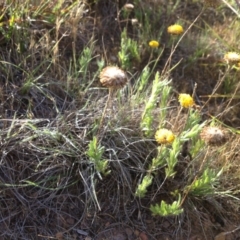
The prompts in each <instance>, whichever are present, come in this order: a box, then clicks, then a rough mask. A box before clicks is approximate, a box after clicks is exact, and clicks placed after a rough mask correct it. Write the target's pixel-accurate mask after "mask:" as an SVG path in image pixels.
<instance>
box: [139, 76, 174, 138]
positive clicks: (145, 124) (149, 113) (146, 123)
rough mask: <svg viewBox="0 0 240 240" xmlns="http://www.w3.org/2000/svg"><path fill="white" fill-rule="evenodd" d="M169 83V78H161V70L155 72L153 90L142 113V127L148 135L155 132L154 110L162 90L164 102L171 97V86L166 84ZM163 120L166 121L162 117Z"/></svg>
mask: <svg viewBox="0 0 240 240" xmlns="http://www.w3.org/2000/svg"><path fill="white" fill-rule="evenodd" d="M169 83H170V81H168V80H167V79H164V80H162V79H161V77H160V74H159V72H157V73H156V74H155V79H154V81H153V85H152V92H151V95H150V97H149V99H148V101H147V102H146V105H145V109H144V112H143V115H142V120H141V129H142V131H143V132H144V134H145V135H146V136H152V135H153V132H154V130H153V128H152V126H153V122H154V115H153V111H154V110H155V108H156V103H157V101H158V98H159V96H160V95H161V93H162V92H164V93H163V96H164V102H165V103H166V99H167V98H168V97H169V93H170V88H168V87H166V86H167V85H169ZM165 107H166V106H165ZM162 121H164V119H162Z"/></svg>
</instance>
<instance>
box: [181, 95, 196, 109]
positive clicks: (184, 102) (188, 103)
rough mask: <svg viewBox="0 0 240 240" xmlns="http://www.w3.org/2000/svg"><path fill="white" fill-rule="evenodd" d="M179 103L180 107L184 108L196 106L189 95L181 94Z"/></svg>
mask: <svg viewBox="0 0 240 240" xmlns="http://www.w3.org/2000/svg"><path fill="white" fill-rule="evenodd" d="M178 101H179V103H180V105H181V106H182V107H184V108H190V107H193V106H194V105H195V102H194V100H193V98H192V97H191V96H190V95H189V94H186V93H181V94H179V97H178Z"/></svg>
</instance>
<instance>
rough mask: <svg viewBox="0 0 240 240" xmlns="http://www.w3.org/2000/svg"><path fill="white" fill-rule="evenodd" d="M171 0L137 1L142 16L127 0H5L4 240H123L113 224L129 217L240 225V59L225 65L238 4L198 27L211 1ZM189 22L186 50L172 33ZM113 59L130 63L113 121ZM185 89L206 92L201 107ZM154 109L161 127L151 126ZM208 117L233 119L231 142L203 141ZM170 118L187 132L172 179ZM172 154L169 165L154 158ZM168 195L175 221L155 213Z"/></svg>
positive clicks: (222, 227) (150, 225) (148, 225)
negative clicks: (187, 99) (97, 154)
mask: <svg viewBox="0 0 240 240" xmlns="http://www.w3.org/2000/svg"><path fill="white" fill-rule="evenodd" d="M159 2H161V4H163V7H162V8H158V3H156V1H152V3H151V4H152V5H151V4H150V2H148V1H138V0H136V1H133V4H134V10H132V11H131V12H126V11H125V10H124V4H125V3H126V2H125V1H119V2H118V3H116V2H113V1H108V0H106V1H103V0H100V1H73V2H71V1H54V2H51V1H36V2H35V1H24V2H21V1H18V2H16V1H5V2H4V3H2V9H1V14H0V15H1V18H0V20H1V21H0V30H1V31H0V56H1V59H0V70H1V74H0V81H1V84H0V145H1V154H0V186H1V191H0V206H1V217H0V232H1V237H3V238H4V239H5V238H6V239H36V238H39V239H40V238H42V239H49V238H53V239H85V237H86V236H88V237H91V238H93V239H103V238H104V237H105V238H107V239H113V237H114V236H115V235H116V234H117V233H116V232H115V231H111V229H114V230H116V229H119V231H120V232H121V233H124V230H123V229H124V228H126V227H127V228H131V229H133V230H132V231H130V230H129V231H130V232H131V234H130V233H129V231H128V235H129V239H136V238H137V237H139V234H138V235H137V233H136V232H134V230H136V229H137V230H139V231H142V232H145V233H147V234H148V236H149V239H160V238H161V239H162V238H166V237H167V236H168V237H170V236H171V237H172V239H190V238H191V237H192V236H194V235H197V236H200V237H202V238H203V239H210V238H212V237H214V236H216V235H217V234H218V233H220V232H225V231H230V230H231V231H232V228H230V226H231V225H232V226H233V227H234V228H236V229H237V226H238V225H239V222H240V219H239V217H238V213H239V186H240V185H239V177H238V175H239V163H238V162H239V154H238V145H239V130H238V128H237V126H238V123H239V111H238V105H239V104H238V102H237V98H236V97H237V96H238V94H239V90H238V88H239V84H238V82H237V78H238V75H239V69H238V68H239V66H238V67H237V66H235V68H231V69H230V67H229V66H228V67H227V66H226V64H225V63H224V62H223V61H222V53H223V52H225V50H226V51H238V50H239V49H238V45H237V41H238V38H237V36H238V34H232V33H231V28H232V29H234V31H235V32H236V33H237V32H238V29H239V24H238V22H237V19H236V18H237V17H236V14H235V13H233V12H232V11H230V10H229V8H227V7H226V5H222V6H221V7H219V8H218V9H206V10H205V12H203V14H202V15H201V16H200V17H199V18H198V19H197V20H199V21H196V22H194V24H193V26H192V27H191V28H189V29H188V27H189V26H191V23H193V21H194V19H196V16H198V14H199V13H200V12H201V9H202V3H201V2H199V1H183V2H180V1H176V3H175V4H169V3H166V2H165V1H159ZM230 4H232V6H233V8H234V9H235V10H236V11H238V10H237V7H236V5H234V3H233V2H231V3H230ZM225 8H227V10H226V9H225ZM145 11H146V13H145ZM189 11H190V13H192V14H191V15H189ZM208 13H212V14H213V15H214V17H213V18H214V19H213V18H212V17H209V15H208ZM176 16H177V18H176ZM211 16H212V15H211ZM222 16H224V17H225V19H224V21H223V22H225V21H226V23H225V24H226V25H222V22H221V17H222ZM230 17H232V18H234V20H233V21H230V20H231V19H230ZM131 19H137V24H136V25H132V24H131V22H132V21H131ZM158 19H159V20H158ZM160 20H162V21H160ZM160 22H161V24H160ZM176 22H177V23H179V24H183V25H184V29H188V32H187V34H186V35H185V36H184V38H183V39H182V40H181V41H180V42H179V45H178V47H176V48H175V51H174V52H173V49H174V46H175V44H176V43H177V42H178V40H179V37H178V36H169V35H168V34H167V31H166V29H167V26H169V25H172V24H174V23H176ZM219 22H220V23H221V24H219ZM229 23H231V24H230V26H229ZM228 26H229V27H228ZM156 29H158V31H156ZM213 36H215V38H214V39H212V37H213ZM152 39H154V40H158V41H159V42H160V47H159V48H156V49H150V47H149V46H148V42H149V41H150V40H152ZM210 40H211V42H209V41H210ZM212 46H214V47H212ZM216 46H217V47H216ZM219 48H221V49H219ZM230 48H231V49H230ZM169 56H171V57H170V58H169ZM106 65H118V66H119V67H121V68H123V69H125V70H126V72H127V74H128V77H129V79H130V80H129V83H128V85H127V86H125V87H124V88H123V89H122V90H120V91H118V92H116V93H115V95H114V97H113V98H112V99H111V104H110V105H109V106H107V108H106V112H104V117H103V109H104V108H105V104H106V101H107V90H106V89H104V88H102V87H101V86H100V84H99V82H98V76H99V73H100V71H101V69H102V68H103V67H104V66H106ZM164 81H166V82H167V84H166V85H165V88H164V87H162V88H161V86H160V85H161V84H160V83H163V82H164ZM195 82H196V83H197V85H195ZM219 83H221V84H219ZM218 84H219V86H218ZM152 86H154V87H153V88H152ZM159 86H160V87H159ZM216 86H218V88H217V89H216ZM155 87H156V88H157V87H159V89H156V88H155ZM157 90H158V91H160V90H161V91H160V92H157V93H158V94H155V93H156V91H157ZM215 90H216V91H215ZM181 92H182V93H184V92H186V93H189V94H193V95H194V100H195V102H196V106H194V107H196V109H191V110H189V109H183V108H182V107H181V106H180V105H179V103H178V101H177V98H178V94H179V93H181ZM154 94H155V95H154ZM218 94H219V95H218ZM203 95H204V96H203ZM220 95H221V96H223V97H221V98H219V96H220ZM202 96H203V97H202ZM228 96H230V98H229V97H228ZM151 97H152V101H150V100H151ZM209 97H210V100H209V101H208V99H209ZM149 102H150V105H151V106H150V108H149V109H147V110H146V106H148V105H147V103H149ZM146 112H147V118H146V119H145V120H146V122H147V123H149V122H150V123H151V124H148V125H147V124H145V125H144V127H146V126H147V127H148V128H149V129H148V130H149V132H148V133H147V132H146V129H143V127H142V126H143V124H142V123H143V119H144V114H145V113H146ZM194 114H195V115H194ZM198 114H199V116H196V115H198ZM149 117H150V120H149ZM205 120H206V122H205ZM202 123H204V124H206V125H214V126H221V127H225V128H227V130H226V131H228V141H227V142H226V143H225V144H224V145H222V146H221V147H215V146H207V145H204V143H203V141H202V140H200V138H199V136H198V135H197V134H198V131H195V133H194V134H193V133H192V131H193V129H194V126H195V127H196V126H197V127H199V129H200V128H201V124H202ZM159 127H164V128H169V129H172V130H173V131H174V134H175V135H176V141H175V142H174V144H175V145H176V149H177V151H176V156H175V160H176V162H174V164H173V165H172V166H173V169H171V170H172V171H173V172H171V174H170V175H171V177H168V176H166V175H167V174H166V171H167V170H166V169H167V167H169V166H170V164H172V163H170V162H168V161H167V160H168V156H171V155H167V154H168V153H169V154H172V152H173V148H174V146H175V145H173V146H168V147H166V148H163V146H158V144H157V142H156V141H155V139H154V133H155V131H156V130H157V129H158V128H159ZM99 128H100V129H99ZM184 131H185V133H184ZM199 131H200V130H199ZM99 133H100V135H98V134H99ZM190 133H191V134H192V135H191V137H185V138H184V136H189V134H190ZM94 137H97V147H98V148H97V149H98V150H99V149H100V150H103V151H102V152H101V154H102V155H101V159H100V161H106V163H107V165H106V171H105V172H101V167H98V168H97V167H96V162H94V159H90V157H89V153H88V150H89V146H90V143H91V142H92V141H93V139H94ZM178 138H179V139H178ZM159 149H160V150H159ZM163 149H165V150H164V151H165V152H164V154H165V155H161V154H162V153H163ZM176 149H175V150H176ZM161 156H164V158H163V159H162V162H161V161H160V162H158V163H157V165H156V166H157V167H156V166H155V167H153V168H149V166H151V164H152V162H153V159H154V158H157V157H161ZM192 156H193V157H192ZM169 158H170V157H169ZM160 160H161V159H160ZM100 163H102V162H100ZM99 166H101V164H100V165H99ZM152 166H153V164H152ZM104 173H106V174H104ZM145 176H151V182H150V184H148V187H146V188H145V190H146V191H145V194H144V195H143V197H142V198H140V197H139V196H136V189H137V188H138V187H139V186H141V183H142V182H143V179H144V177H145ZM174 202H176V204H177V205H176V214H175V216H173V215H174V214H173V209H172V207H173V205H172V204H173V203H174ZM160 203H164V204H165V207H166V209H168V212H167V214H165V215H163V216H164V217H163V216H158V214H154V211H151V210H150V209H151V208H154V207H150V206H155V207H156V206H158V205H157V204H159V206H160ZM164 204H163V205H164ZM156 208H157V207H156ZM160 208H161V207H160ZM179 209H180V211H178V210H179ZM161 210H162V209H161ZM182 210H183V211H182ZM156 211H157V210H156ZM180 213H181V214H180ZM153 215H154V216H153ZM166 215H167V216H166ZM122 226H123V227H122ZM159 226H160V227H159ZM199 226H200V227H199ZM109 229H110V230H109ZM107 232H111V233H110V234H107ZM130 235H131V237H130Z"/></svg>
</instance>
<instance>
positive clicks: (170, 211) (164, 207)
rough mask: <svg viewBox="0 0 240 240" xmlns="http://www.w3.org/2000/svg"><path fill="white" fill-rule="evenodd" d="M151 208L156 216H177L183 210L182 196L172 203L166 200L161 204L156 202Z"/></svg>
mask: <svg viewBox="0 0 240 240" xmlns="http://www.w3.org/2000/svg"><path fill="white" fill-rule="evenodd" d="M150 210H151V212H152V214H153V215H154V216H162V217H166V216H176V215H179V214H181V213H182V212H183V208H182V207H181V196H180V195H179V196H178V200H177V201H174V202H173V203H172V204H168V203H166V202H165V201H164V200H162V201H161V203H160V204H155V205H151V206H150Z"/></svg>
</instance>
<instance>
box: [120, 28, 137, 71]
mask: <svg viewBox="0 0 240 240" xmlns="http://www.w3.org/2000/svg"><path fill="white" fill-rule="evenodd" d="M118 58H119V61H120V63H121V67H122V68H123V69H131V67H132V62H135V63H139V62H140V53H139V44H138V43H137V42H136V41H135V40H132V39H131V38H129V37H128V36H127V30H126V29H124V30H123V31H122V33H121V49H120V51H119V52H118Z"/></svg>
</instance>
